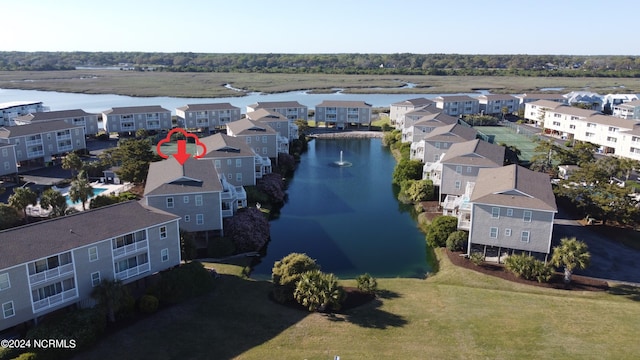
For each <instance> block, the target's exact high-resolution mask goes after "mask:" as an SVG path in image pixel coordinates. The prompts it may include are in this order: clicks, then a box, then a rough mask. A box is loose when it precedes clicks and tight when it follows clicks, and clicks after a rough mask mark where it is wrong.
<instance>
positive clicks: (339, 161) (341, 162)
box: [334, 150, 353, 167]
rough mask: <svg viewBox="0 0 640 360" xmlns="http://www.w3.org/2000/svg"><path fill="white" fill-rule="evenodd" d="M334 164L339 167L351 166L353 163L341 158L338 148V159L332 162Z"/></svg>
mask: <svg viewBox="0 0 640 360" xmlns="http://www.w3.org/2000/svg"><path fill="white" fill-rule="evenodd" d="M334 164H336V165H338V166H339V167H347V166H351V165H353V164H351V163H350V162H348V161H344V160H343V159H342V150H340V160H338V161H335V162H334Z"/></svg>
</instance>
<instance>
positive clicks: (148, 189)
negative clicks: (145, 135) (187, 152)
mask: <svg viewBox="0 0 640 360" xmlns="http://www.w3.org/2000/svg"><path fill="white" fill-rule="evenodd" d="M215 191H222V184H221V183H220V180H219V179H218V172H217V171H216V169H215V167H214V166H213V161H211V160H196V159H194V158H189V159H188V160H187V161H186V162H185V163H184V166H183V165H180V163H179V162H178V161H176V159H174V158H172V157H169V158H168V159H166V160H163V161H157V162H152V163H151V164H149V174H148V175H147V182H146V185H145V187H144V196H153V195H165V194H190V193H205V192H215Z"/></svg>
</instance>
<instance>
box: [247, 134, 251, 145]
mask: <svg viewBox="0 0 640 360" xmlns="http://www.w3.org/2000/svg"><path fill="white" fill-rule="evenodd" d="M247 144H251V136H247Z"/></svg>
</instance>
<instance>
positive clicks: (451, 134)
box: [424, 124, 478, 141]
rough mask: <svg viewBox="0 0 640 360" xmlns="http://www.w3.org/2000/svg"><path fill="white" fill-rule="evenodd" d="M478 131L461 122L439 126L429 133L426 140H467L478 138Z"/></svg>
mask: <svg viewBox="0 0 640 360" xmlns="http://www.w3.org/2000/svg"><path fill="white" fill-rule="evenodd" d="M477 134H478V132H477V131H476V130H474V129H472V128H470V127H467V126H463V125H460V124H451V125H445V126H439V127H437V128H435V129H433V131H432V132H430V133H429V134H427V135H426V136H425V137H424V139H425V141H465V140H473V139H475V138H476V135H477Z"/></svg>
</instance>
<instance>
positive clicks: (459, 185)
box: [456, 180, 462, 190]
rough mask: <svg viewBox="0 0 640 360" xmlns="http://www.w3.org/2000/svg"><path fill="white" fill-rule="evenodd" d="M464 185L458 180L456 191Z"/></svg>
mask: <svg viewBox="0 0 640 360" xmlns="http://www.w3.org/2000/svg"><path fill="white" fill-rule="evenodd" d="M461 185H462V184H461V183H460V180H456V190H460V188H461V187H462V186H461Z"/></svg>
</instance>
